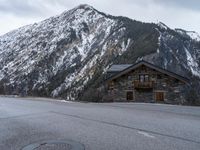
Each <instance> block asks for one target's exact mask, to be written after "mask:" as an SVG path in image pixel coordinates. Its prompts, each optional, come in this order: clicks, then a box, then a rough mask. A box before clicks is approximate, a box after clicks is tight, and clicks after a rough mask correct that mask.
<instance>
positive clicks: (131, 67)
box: [107, 60, 189, 83]
mask: <svg viewBox="0 0 200 150" xmlns="http://www.w3.org/2000/svg"><path fill="white" fill-rule="evenodd" d="M141 65H145V66H147V67H149V68H152V69H155V70H156V71H158V72H161V73H164V74H167V75H169V76H172V77H174V78H176V79H178V80H181V81H183V82H185V83H188V82H189V79H188V78H186V77H183V76H181V75H178V74H176V73H174V72H171V71H169V70H166V69H163V68H160V67H158V66H156V65H154V64H151V63H149V62H147V61H144V60H142V61H139V62H138V63H136V64H123V65H122V66H124V69H123V67H119V66H118V65H113V66H114V68H119V69H118V70H120V68H121V71H116V74H114V75H113V76H111V77H109V78H108V79H107V81H110V80H113V79H116V78H118V77H120V76H122V75H124V74H127V73H128V72H130V71H132V70H134V69H136V68H138V67H139V66H141ZM111 68H113V67H112V66H111ZM108 70H109V69H108ZM111 70H114V69H111ZM116 70H117V69H116Z"/></svg>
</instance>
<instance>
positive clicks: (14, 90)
mask: <svg viewBox="0 0 200 150" xmlns="http://www.w3.org/2000/svg"><path fill="white" fill-rule="evenodd" d="M140 59H144V60H146V61H149V62H151V63H154V64H156V65H158V66H160V67H162V68H165V69H168V70H170V71H173V72H175V73H178V74H181V75H183V76H185V77H189V78H191V79H192V80H191V81H192V82H191V85H189V86H188V89H187V90H186V97H188V100H190V101H194V103H195V101H198V97H200V95H198V94H199V93H198V91H199V90H200V36H199V35H198V34H197V33H196V32H193V31H185V30H183V29H175V30H173V29H170V28H169V27H167V26H166V25H165V24H163V23H159V24H150V23H143V22H139V21H135V20H131V19H129V18H126V17H115V16H111V15H107V14H104V13H102V12H99V11H98V10H96V9H95V8H93V7H91V6H89V5H80V6H77V7H76V8H74V9H72V10H69V11H66V12H63V13H62V14H61V15H59V16H55V17H51V18H49V19H46V20H44V21H42V22H39V23H35V24H32V25H27V26H24V27H21V28H19V29H16V30H14V31H11V32H9V33H7V34H5V35H3V36H0V93H1V94H19V95H32V96H47V97H62V98H65V99H69V100H90V101H94V100H96V99H95V95H94V97H93V96H92V95H91V94H93V93H94V91H95V90H94V89H95V88H97V87H99V86H100V85H102V83H103V81H104V76H105V73H106V70H107V69H108V68H109V67H110V65H112V64H116V63H135V62H136V61H138V60H140ZM191 93H193V94H192V96H194V97H191V96H190V94H191ZM89 95H90V96H89ZM199 101H200V100H199Z"/></svg>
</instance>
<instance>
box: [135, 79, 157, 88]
mask: <svg viewBox="0 0 200 150" xmlns="http://www.w3.org/2000/svg"><path fill="white" fill-rule="evenodd" d="M133 84H134V88H153V81H144V82H140V81H133Z"/></svg>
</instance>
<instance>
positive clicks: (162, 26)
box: [158, 22, 169, 30]
mask: <svg viewBox="0 0 200 150" xmlns="http://www.w3.org/2000/svg"><path fill="white" fill-rule="evenodd" d="M158 26H159V27H160V28H162V29H165V30H167V29H169V27H168V26H167V25H166V24H164V23H163V22H159V23H158Z"/></svg>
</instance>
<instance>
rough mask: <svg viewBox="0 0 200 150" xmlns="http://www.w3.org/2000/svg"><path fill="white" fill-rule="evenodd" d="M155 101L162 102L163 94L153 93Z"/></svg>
mask: <svg viewBox="0 0 200 150" xmlns="http://www.w3.org/2000/svg"><path fill="white" fill-rule="evenodd" d="M155 100H156V101H164V92H155Z"/></svg>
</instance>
